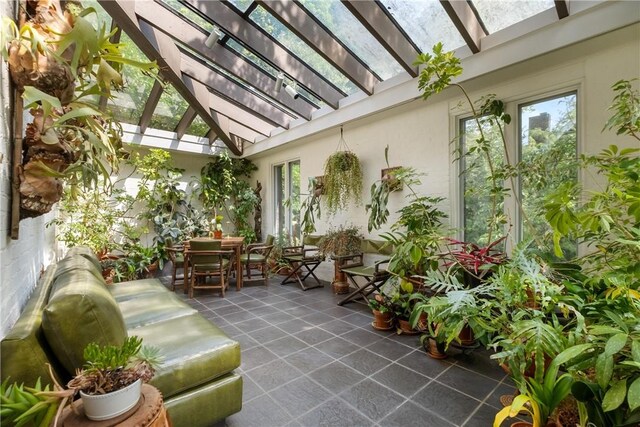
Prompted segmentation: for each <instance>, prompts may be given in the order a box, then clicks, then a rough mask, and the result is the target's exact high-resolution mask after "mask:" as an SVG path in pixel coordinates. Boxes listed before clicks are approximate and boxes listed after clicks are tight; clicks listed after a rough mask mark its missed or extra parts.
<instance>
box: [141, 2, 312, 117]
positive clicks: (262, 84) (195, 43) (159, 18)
mask: <svg viewBox="0 0 640 427" xmlns="http://www.w3.org/2000/svg"><path fill="white" fill-rule="evenodd" d="M136 13H137V15H138V17H139V18H141V19H144V20H145V21H147V22H148V23H149V24H151V25H153V26H154V27H156V28H158V29H159V30H160V31H162V32H164V33H165V34H167V35H168V36H170V37H175V36H176V35H179V40H180V41H181V42H182V43H184V44H185V45H187V46H189V47H190V48H192V49H193V50H194V51H196V52H198V54H200V55H202V56H204V57H205V58H207V59H209V60H211V61H212V62H214V63H215V64H216V65H217V66H219V67H220V68H222V69H224V70H226V71H228V72H229V73H231V74H233V75H235V76H236V77H238V78H239V79H241V80H243V81H245V82H248V83H249V84H250V85H251V86H252V87H254V88H255V89H257V90H259V91H260V92H262V93H264V94H265V95H267V96H269V97H271V98H273V99H275V100H276V101H278V102H279V103H281V104H282V105H284V106H286V107H287V108H289V109H291V110H292V111H295V112H296V114H298V115H300V116H302V117H304V118H305V119H307V120H310V119H311V113H313V112H314V111H315V110H316V107H315V106H314V105H312V104H310V103H309V102H307V101H306V100H305V99H304V98H303V97H299V98H298V99H295V100H294V99H293V98H291V97H290V96H288V95H287V94H286V93H285V92H284V91H280V93H276V92H275V79H274V78H273V76H271V75H269V74H267V73H266V72H264V71H263V70H262V69H260V68H259V67H257V66H255V65H254V64H252V63H251V62H250V61H248V60H246V59H244V58H243V57H242V56H241V55H239V54H236V53H234V52H232V51H231V50H230V49H229V48H227V47H225V46H223V45H221V44H220V43H216V44H214V45H213V47H211V48H208V47H206V46H205V44H204V42H205V40H206V39H207V34H204V33H202V32H201V31H199V30H198V29H197V28H195V27H194V26H193V25H190V24H189V23H188V22H186V21H184V20H183V19H180V18H178V17H177V16H176V15H175V14H174V13H173V12H171V11H170V10H168V9H167V8H165V7H164V6H162V5H160V4H159V3H155V2H148V3H146V4H145V7H143V8H140V9H139V10H136Z"/></svg>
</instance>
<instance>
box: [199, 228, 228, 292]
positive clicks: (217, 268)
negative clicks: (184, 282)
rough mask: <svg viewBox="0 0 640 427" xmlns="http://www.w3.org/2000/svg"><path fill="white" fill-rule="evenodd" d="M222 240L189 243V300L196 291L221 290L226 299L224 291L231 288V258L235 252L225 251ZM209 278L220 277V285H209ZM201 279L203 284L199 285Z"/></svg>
mask: <svg viewBox="0 0 640 427" xmlns="http://www.w3.org/2000/svg"><path fill="white" fill-rule="evenodd" d="M220 248H221V242H220V240H210V239H192V240H190V241H189V251H188V254H189V269H190V278H191V280H190V281H189V298H193V291H194V289H220V294H221V295H222V297H223V298H224V291H225V290H226V289H227V287H228V286H229V282H228V281H229V274H230V272H231V261H230V258H231V257H232V256H233V251H223V250H221V249H220ZM208 277H218V278H219V283H217V284H207V278H208ZM199 279H204V281H203V283H201V284H197V283H196V282H198V281H199Z"/></svg>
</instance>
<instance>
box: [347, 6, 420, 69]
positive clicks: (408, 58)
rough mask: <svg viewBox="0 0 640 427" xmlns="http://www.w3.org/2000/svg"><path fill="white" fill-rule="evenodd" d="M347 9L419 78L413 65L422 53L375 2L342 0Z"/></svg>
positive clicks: (400, 62)
mask: <svg viewBox="0 0 640 427" xmlns="http://www.w3.org/2000/svg"><path fill="white" fill-rule="evenodd" d="M341 1H342V3H343V4H344V5H345V7H346V8H347V9H349V11H350V12H351V14H352V15H353V16H355V17H356V19H357V20H358V21H360V23H361V24H362V25H364V27H365V28H366V29H367V30H368V31H369V32H370V33H371V35H372V36H373V37H375V39H376V40H378V42H379V43H380V44H381V45H382V46H383V47H384V48H385V49H386V50H387V52H389V53H390V54H391V56H393V57H394V58H395V59H396V61H398V63H399V64H400V65H402V67H403V68H404V69H405V70H406V72H407V73H409V74H410V75H411V77H417V76H418V67H417V66H415V65H413V63H414V62H415V60H416V57H417V56H418V54H419V53H420V52H418V50H417V49H416V48H415V46H414V45H413V43H412V42H411V40H409V39H407V37H406V36H405V34H404V33H403V32H402V31H401V30H400V29H399V28H398V26H397V25H396V24H395V22H393V21H392V20H391V19H390V18H389V15H388V14H387V13H385V11H384V10H382V7H381V6H380V4H379V3H378V2H375V1H360V0H341Z"/></svg>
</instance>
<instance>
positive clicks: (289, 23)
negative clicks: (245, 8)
mask: <svg viewBox="0 0 640 427" xmlns="http://www.w3.org/2000/svg"><path fill="white" fill-rule="evenodd" d="M257 2H258V3H259V4H260V5H262V6H263V7H264V8H265V9H267V10H268V11H269V12H271V13H272V14H273V16H275V17H276V18H277V19H278V20H279V21H280V22H282V24H283V25H284V26H286V27H287V28H289V29H290V30H291V31H293V32H294V33H295V34H296V35H297V36H298V37H300V38H301V39H302V40H303V41H305V42H306V43H307V44H308V45H309V47H311V48H312V49H313V50H315V51H316V52H317V53H318V54H319V55H320V56H322V57H323V58H324V59H326V60H327V61H329V63H331V64H332V65H334V66H335V67H336V68H337V69H338V70H340V71H342V72H343V73H344V75H345V76H347V78H348V79H349V80H351V81H352V82H353V83H354V84H355V85H356V86H358V87H359V88H360V89H362V90H363V91H365V92H366V93H368V94H369V95H371V94H372V93H373V87H374V86H375V85H376V83H378V82H379V81H380V80H379V79H378V78H377V77H376V76H375V75H374V74H373V73H372V72H371V71H370V70H369V69H368V68H367V67H366V66H364V65H363V64H362V63H361V62H360V61H359V60H358V58H356V57H355V56H354V55H353V54H352V53H351V52H350V51H349V50H347V49H346V48H345V47H344V46H343V45H342V44H340V43H339V42H338V41H337V40H336V39H335V37H334V36H333V35H332V34H331V33H329V32H328V31H327V30H325V29H324V28H323V27H322V26H320V25H317V24H316V22H315V20H314V18H313V17H312V16H311V15H309V13H308V12H307V11H306V10H305V9H303V8H302V7H300V6H299V5H298V4H297V3H294V2H292V1H287V0H257Z"/></svg>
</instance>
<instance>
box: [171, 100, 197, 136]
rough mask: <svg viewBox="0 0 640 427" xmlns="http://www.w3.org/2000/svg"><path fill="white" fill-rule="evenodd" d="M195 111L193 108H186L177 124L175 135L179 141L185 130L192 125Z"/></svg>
mask: <svg viewBox="0 0 640 427" xmlns="http://www.w3.org/2000/svg"><path fill="white" fill-rule="evenodd" d="M196 116H197V114H196V110H194V109H193V107H189V108H187V111H185V112H184V114H183V115H182V118H181V119H180V121H179V122H178V125H177V126H176V134H177V138H178V139H181V138H182V137H183V136H184V134H185V133H186V131H187V128H188V127H189V126H190V125H191V123H193V120H194V119H195V118H196Z"/></svg>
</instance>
